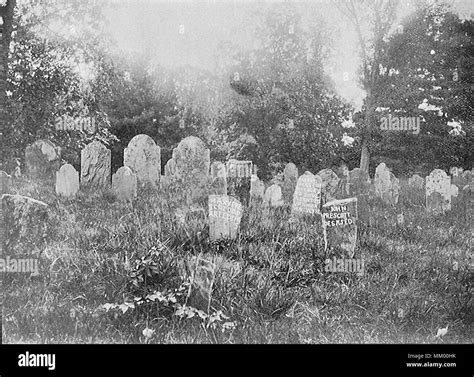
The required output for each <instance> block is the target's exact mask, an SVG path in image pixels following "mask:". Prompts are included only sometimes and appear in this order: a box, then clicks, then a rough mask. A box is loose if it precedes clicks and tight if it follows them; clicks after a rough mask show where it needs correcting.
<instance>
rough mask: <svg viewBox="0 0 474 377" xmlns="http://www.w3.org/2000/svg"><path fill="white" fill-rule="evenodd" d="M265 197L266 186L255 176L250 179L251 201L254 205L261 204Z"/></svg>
mask: <svg viewBox="0 0 474 377" xmlns="http://www.w3.org/2000/svg"><path fill="white" fill-rule="evenodd" d="M264 195H265V184H264V183H263V182H262V181H261V180H260V179H259V178H258V177H257V176H256V175H255V174H253V175H252V177H251V178H250V201H251V202H252V203H259V202H261V201H262V200H263V197H264Z"/></svg>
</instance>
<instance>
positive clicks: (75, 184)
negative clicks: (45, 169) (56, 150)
mask: <svg viewBox="0 0 474 377" xmlns="http://www.w3.org/2000/svg"><path fill="white" fill-rule="evenodd" d="M78 191H79V172H77V171H76V169H74V166H72V165H71V164H64V165H63V166H61V168H60V169H59V170H58V171H57V172H56V195H59V196H62V197H64V198H74V197H75V196H76V194H77V192H78Z"/></svg>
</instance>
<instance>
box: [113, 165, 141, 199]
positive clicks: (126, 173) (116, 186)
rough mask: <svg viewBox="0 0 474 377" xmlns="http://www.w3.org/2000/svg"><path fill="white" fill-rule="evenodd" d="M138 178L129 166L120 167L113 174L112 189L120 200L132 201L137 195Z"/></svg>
mask: <svg viewBox="0 0 474 377" xmlns="http://www.w3.org/2000/svg"><path fill="white" fill-rule="evenodd" d="M137 182H138V178H137V176H136V175H135V173H134V172H133V171H132V169H130V168H129V167H128V166H122V167H120V168H119V169H118V170H117V172H116V173H115V174H114V175H112V190H113V191H114V193H115V195H116V196H117V199H118V200H120V201H131V200H133V199H135V198H136V196H137Z"/></svg>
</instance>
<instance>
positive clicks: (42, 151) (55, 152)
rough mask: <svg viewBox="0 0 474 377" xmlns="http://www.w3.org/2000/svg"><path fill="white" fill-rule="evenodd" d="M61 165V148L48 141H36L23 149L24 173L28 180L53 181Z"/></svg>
mask: <svg viewBox="0 0 474 377" xmlns="http://www.w3.org/2000/svg"><path fill="white" fill-rule="evenodd" d="M60 164H61V148H59V147H58V146H56V145H54V144H53V143H52V142H51V141H49V140H42V139H40V140H36V141H35V142H34V143H33V144H31V145H29V146H27V147H26V149H25V165H26V173H27V175H28V176H29V177H30V178H37V179H38V178H39V179H48V180H49V179H54V174H55V172H56V171H57V170H58V169H59V167H60Z"/></svg>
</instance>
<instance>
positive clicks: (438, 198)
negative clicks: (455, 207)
mask: <svg viewBox="0 0 474 377" xmlns="http://www.w3.org/2000/svg"><path fill="white" fill-rule="evenodd" d="M451 194H452V188H451V177H450V176H449V175H447V174H446V173H445V172H444V171H443V170H440V169H435V170H433V171H432V172H431V174H430V175H429V176H427V177H426V209H427V210H428V211H431V212H445V211H449V210H450V209H451Z"/></svg>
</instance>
